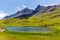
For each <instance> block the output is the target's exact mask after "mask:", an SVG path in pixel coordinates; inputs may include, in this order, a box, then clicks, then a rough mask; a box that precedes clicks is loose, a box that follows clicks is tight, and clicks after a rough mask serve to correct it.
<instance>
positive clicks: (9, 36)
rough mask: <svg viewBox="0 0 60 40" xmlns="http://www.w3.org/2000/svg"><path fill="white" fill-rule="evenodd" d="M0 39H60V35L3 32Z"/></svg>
mask: <svg viewBox="0 0 60 40" xmlns="http://www.w3.org/2000/svg"><path fill="white" fill-rule="evenodd" d="M0 40H60V36H58V35H54V36H53V35H48V34H47V35H41V34H33V33H32V34H29V33H14V32H3V33H0Z"/></svg>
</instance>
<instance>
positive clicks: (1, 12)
mask: <svg viewBox="0 0 60 40" xmlns="http://www.w3.org/2000/svg"><path fill="white" fill-rule="evenodd" d="M7 15H8V14H7V13H5V12H3V11H0V19H2V18H3V17H5V16H7Z"/></svg>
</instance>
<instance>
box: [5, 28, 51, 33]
mask: <svg viewBox="0 0 60 40" xmlns="http://www.w3.org/2000/svg"><path fill="white" fill-rule="evenodd" d="M5 28H6V29H7V30H9V31H15V32H49V31H51V28H48V27H5Z"/></svg>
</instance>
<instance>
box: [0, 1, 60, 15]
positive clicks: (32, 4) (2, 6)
mask: <svg viewBox="0 0 60 40" xmlns="http://www.w3.org/2000/svg"><path fill="white" fill-rule="evenodd" d="M38 4H40V5H51V4H60V0H0V15H1V16H2V15H3V16H6V15H10V14H13V13H15V12H16V11H18V10H22V9H23V8H25V7H28V8H31V9H34V8H36V6H37V5H38Z"/></svg>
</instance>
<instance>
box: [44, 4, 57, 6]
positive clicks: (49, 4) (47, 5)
mask: <svg viewBox="0 0 60 40" xmlns="http://www.w3.org/2000/svg"><path fill="white" fill-rule="evenodd" d="M53 5H56V4H49V5H44V6H53Z"/></svg>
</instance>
